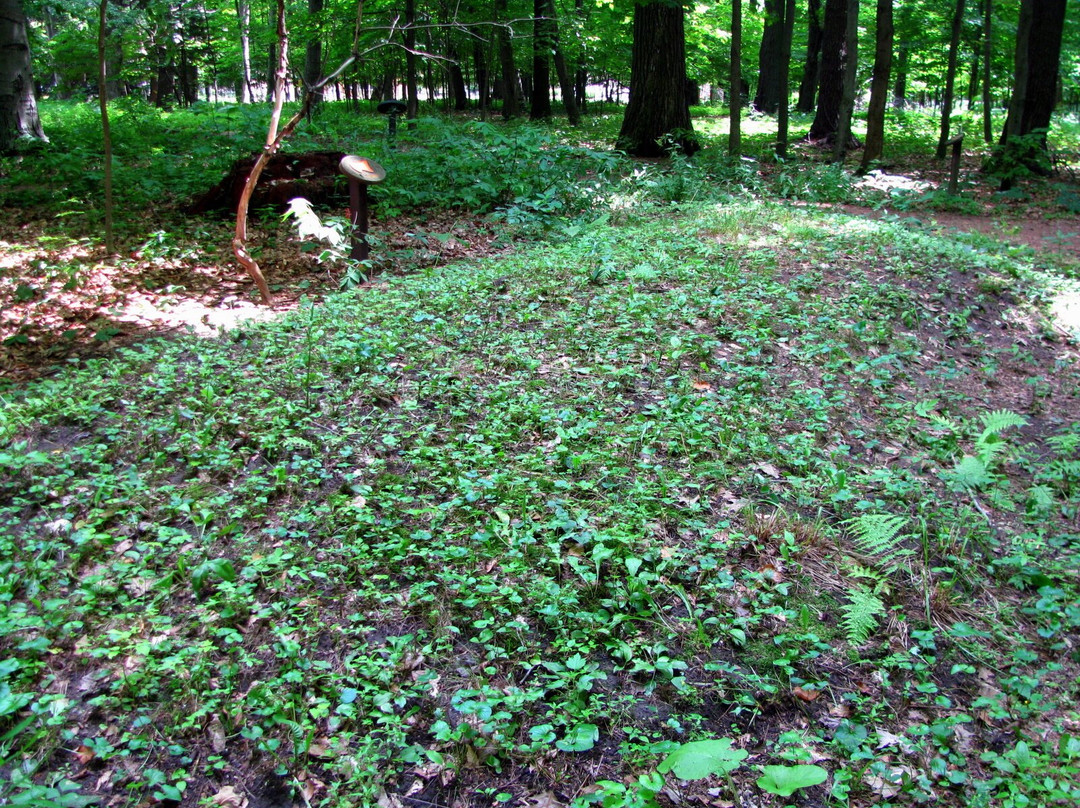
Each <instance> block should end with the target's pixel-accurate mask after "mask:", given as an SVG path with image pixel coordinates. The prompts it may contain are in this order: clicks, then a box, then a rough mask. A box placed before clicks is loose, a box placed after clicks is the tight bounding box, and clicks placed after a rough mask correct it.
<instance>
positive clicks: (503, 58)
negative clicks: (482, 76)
mask: <svg viewBox="0 0 1080 808" xmlns="http://www.w3.org/2000/svg"><path fill="white" fill-rule="evenodd" d="M506 6H507V0H495V17H496V19H497V21H498V23H499V26H498V27H497V28H496V29H495V39H496V42H497V44H498V50H499V69H500V71H501V72H502V116H503V119H504V120H507V121H508V120H510V119H511V118H513V117H514V116H515V115H517V113H518V98H519V96H520V88H519V86H518V77H517V67H516V66H515V64H514V47H513V45H512V44H511V43H510V30H509V28H508V23H507V21H506V18H507V11H506Z"/></svg>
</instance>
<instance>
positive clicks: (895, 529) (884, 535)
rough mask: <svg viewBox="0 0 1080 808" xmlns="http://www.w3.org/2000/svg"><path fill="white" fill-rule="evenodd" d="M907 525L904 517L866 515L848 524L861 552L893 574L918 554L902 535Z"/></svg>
mask: <svg viewBox="0 0 1080 808" xmlns="http://www.w3.org/2000/svg"><path fill="white" fill-rule="evenodd" d="M906 522H907V520H905V519H904V518H903V517H902V516H890V515H889V514H883V513H864V514H862V515H861V516H856V517H855V518H854V519H849V520H848V522H847V525H848V528H849V529H850V530H851V532H852V534H853V538H854V542H855V546H856V547H857V548H858V549H859V552H860V553H862V554H863V555H864V556H866V557H867V558H869V559H871V560H873V561H874V563H875V564H877V566H878V567H880V568H881V569H882V570H884V571H885V573H886V574H889V575H891V574H892V573H894V572H896V571H897V570H899V569H900V568H901V567H903V566H904V559H906V558H907V557H908V556H910V555H913V554H914V553H913V552H912V551H911V550H909V549H908V548H906V547H904V546H903V541H904V539H906V538H908V536H907V534H905V533H902V532H901V531H902V530H903V528H904V525H905V524H906Z"/></svg>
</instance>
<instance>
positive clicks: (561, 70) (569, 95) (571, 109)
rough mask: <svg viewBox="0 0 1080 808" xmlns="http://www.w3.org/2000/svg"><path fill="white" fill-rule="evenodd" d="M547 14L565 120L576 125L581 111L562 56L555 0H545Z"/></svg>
mask: <svg viewBox="0 0 1080 808" xmlns="http://www.w3.org/2000/svg"><path fill="white" fill-rule="evenodd" d="M547 15H548V17H549V18H550V20H551V22H550V27H549V29H548V30H549V33H550V35H551V58H552V60H553V61H554V62H555V75H556V76H557V77H558V79H559V92H560V93H562V100H563V107H564V108H565V109H566V118H567V120H568V121H569V122H570V124H571V125H572V126H577V125H578V124H579V123H581V113H580V112H579V111H578V104H577V92H576V89H575V87H574V77H573V76H571V75H570V68H569V67H568V66H567V64H566V58H565V57H564V56H563V52H562V47H561V45H560V43H559V18H558V17H557V16H556V12H555V0H547Z"/></svg>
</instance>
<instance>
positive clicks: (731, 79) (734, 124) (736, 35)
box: [728, 0, 742, 157]
mask: <svg viewBox="0 0 1080 808" xmlns="http://www.w3.org/2000/svg"><path fill="white" fill-rule="evenodd" d="M728 99H729V100H728V107H729V118H728V120H729V121H730V124H729V126H728V154H729V155H731V156H732V157H739V156H741V155H742V0H731V70H730V73H729V74H728Z"/></svg>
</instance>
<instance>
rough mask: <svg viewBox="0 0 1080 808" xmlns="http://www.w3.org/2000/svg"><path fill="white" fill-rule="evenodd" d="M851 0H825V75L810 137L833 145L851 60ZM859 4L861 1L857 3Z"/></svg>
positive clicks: (823, 61)
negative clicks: (849, 38)
mask: <svg viewBox="0 0 1080 808" xmlns="http://www.w3.org/2000/svg"><path fill="white" fill-rule="evenodd" d="M850 6H851V3H850V2H849V0H825V20H824V25H823V26H822V28H823V30H822V41H821V77H820V81H819V82H818V103H817V112H816V113H815V114H814V122H813V123H812V124H811V125H810V133H809V134H808V135H807V138H808V139H809V140H811V141H817V142H824V143H828V144H830V145H832V144H833V143H834V142H835V140H836V133H837V131H838V130H839V129H840V108H841V106H842V101H843V95H844V78H845V68H846V67H847V65H848V63H849V61H852V63H853V60H854V56H855V54H854V53H850V56H851V57H852V58H851V59H850V60H849V51H850V44H851V43H850V42H849V41H848V10H849V7H850ZM855 8H856V9H857V8H858V4H857V3H856V4H855Z"/></svg>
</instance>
